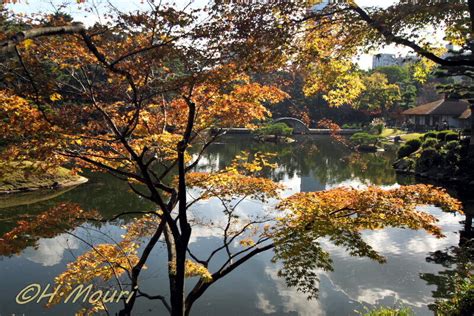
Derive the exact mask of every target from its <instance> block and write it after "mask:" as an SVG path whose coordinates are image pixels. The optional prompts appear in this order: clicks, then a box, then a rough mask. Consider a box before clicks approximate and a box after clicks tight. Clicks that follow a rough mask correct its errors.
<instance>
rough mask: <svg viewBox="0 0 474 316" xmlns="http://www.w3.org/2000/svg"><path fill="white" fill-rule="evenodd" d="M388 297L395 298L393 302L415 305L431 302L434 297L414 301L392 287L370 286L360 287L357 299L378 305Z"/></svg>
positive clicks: (421, 305)
mask: <svg viewBox="0 0 474 316" xmlns="http://www.w3.org/2000/svg"><path fill="white" fill-rule="evenodd" d="M388 298H393V299H392V300H393V303H394V304H397V305H411V306H415V307H423V306H426V305H427V304H429V303H431V302H432V301H433V299H432V298H431V299H430V298H428V297H424V299H422V301H419V300H417V301H413V300H410V299H404V298H401V297H400V295H399V293H397V292H395V291H393V290H390V289H382V288H370V289H360V290H359V293H358V295H357V297H356V298H354V299H355V300H357V301H359V302H364V303H368V304H371V305H378V304H381V303H382V301H385V302H386V301H387V299H388Z"/></svg>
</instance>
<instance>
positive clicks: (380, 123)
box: [369, 118, 385, 135]
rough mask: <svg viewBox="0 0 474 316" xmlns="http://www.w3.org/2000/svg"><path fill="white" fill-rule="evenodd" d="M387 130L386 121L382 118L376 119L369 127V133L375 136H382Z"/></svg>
mask: <svg viewBox="0 0 474 316" xmlns="http://www.w3.org/2000/svg"><path fill="white" fill-rule="evenodd" d="M384 128H385V121H384V120H383V119H381V118H374V119H373V120H372V122H370V125H369V131H370V132H371V133H373V134H377V135H380V134H382V132H383V130H384Z"/></svg>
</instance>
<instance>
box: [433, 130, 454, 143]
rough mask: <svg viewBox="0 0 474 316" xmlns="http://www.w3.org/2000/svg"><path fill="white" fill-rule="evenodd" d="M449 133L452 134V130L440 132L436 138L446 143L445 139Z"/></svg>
mask: <svg viewBox="0 0 474 316" xmlns="http://www.w3.org/2000/svg"><path fill="white" fill-rule="evenodd" d="M448 133H451V131H450V130H446V131H439V132H438V133H436V138H437V139H438V140H440V141H442V142H444V140H445V137H446V135H447V134H448Z"/></svg>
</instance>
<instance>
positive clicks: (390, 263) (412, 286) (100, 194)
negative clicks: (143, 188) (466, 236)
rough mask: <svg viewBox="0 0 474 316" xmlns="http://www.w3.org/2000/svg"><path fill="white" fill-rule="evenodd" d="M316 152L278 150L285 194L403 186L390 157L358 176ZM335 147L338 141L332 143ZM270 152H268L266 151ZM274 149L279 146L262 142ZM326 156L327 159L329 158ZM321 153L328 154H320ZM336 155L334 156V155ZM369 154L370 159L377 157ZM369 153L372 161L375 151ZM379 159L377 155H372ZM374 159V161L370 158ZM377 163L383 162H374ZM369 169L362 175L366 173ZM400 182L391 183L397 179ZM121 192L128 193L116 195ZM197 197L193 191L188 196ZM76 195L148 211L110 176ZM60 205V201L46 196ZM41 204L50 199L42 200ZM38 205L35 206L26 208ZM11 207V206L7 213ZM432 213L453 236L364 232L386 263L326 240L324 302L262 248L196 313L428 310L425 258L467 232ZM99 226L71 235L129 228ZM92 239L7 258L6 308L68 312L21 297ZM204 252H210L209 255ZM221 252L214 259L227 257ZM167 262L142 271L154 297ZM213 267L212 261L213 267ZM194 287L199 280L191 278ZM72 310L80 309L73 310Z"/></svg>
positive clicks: (244, 213) (213, 230) (223, 152)
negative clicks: (284, 274) (330, 265)
mask: <svg viewBox="0 0 474 316" xmlns="http://www.w3.org/2000/svg"><path fill="white" fill-rule="evenodd" d="M315 143H316V144H315V146H317V147H318V148H319V150H318V151H317V152H316V153H315V154H314V153H309V152H306V151H305V148H309V146H306V145H305V146H306V147H305V146H303V147H302V148H298V149H297V150H294V151H295V152H296V154H290V155H289V154H288V153H287V152H281V153H278V152H277V153H278V154H279V156H278V157H280V161H279V167H278V169H277V170H276V171H275V173H274V176H275V177H277V179H278V180H279V181H280V182H281V183H283V184H284V185H285V187H286V188H285V190H284V192H283V193H282V195H283V196H289V195H291V194H293V193H296V192H299V191H314V190H323V189H329V188H333V187H336V186H351V187H357V188H361V187H364V186H366V185H367V184H371V183H375V184H382V186H383V187H386V188H390V187H393V186H396V185H397V184H396V180H395V178H394V175H393V171H392V170H391V169H390V162H388V163H387V164H380V163H378V164H377V165H375V167H372V168H370V170H369V172H368V173H367V178H365V179H364V178H361V173H357V172H358V170H357V168H356V167H354V169H350V168H352V167H351V166H348V165H347V163H344V162H340V160H341V157H343V156H344V155H346V154H347V153H345V152H344V151H343V150H341V149H339V148H336V147H334V146H337V145H328V142H327V140H325V139H322V140H321V139H319V140H316V141H315ZM331 146H333V147H334V148H333V147H331ZM242 149H245V144H243V143H237V144H230V145H216V146H215V147H213V148H211V149H210V151H211V153H210V154H209V155H208V156H204V157H203V160H202V162H201V169H214V170H215V169H218V168H220V167H222V166H223V165H225V164H226V163H228V162H229V161H230V158H229V157H232V156H233V155H235V154H236V153H238V152H239V151H240V150H242ZM269 149H270V150H269ZM265 151H272V148H265ZM324 155H327V156H324ZM331 155H332V156H334V157H335V158H334V161H332V160H331V158H330V157H331ZM321 156H323V157H321ZM328 157H329V158H328ZM370 157H372V156H370ZM370 157H369V159H372V158H370ZM374 157H375V156H374ZM369 163H370V161H369ZM377 168H378V169H377ZM362 174H363V173H362ZM392 179H393V180H392ZM118 190H120V192H122V193H123V194H119V195H117V194H116V193H117V191H118ZM191 195H193V193H191ZM64 200H71V201H76V202H78V203H81V204H83V205H85V206H87V207H89V208H97V209H99V210H106V212H108V213H112V212H114V211H115V212H117V211H123V210H127V209H128V210H130V209H134V210H137V209H148V207H149V206H147V204H144V203H143V201H140V200H138V199H136V197H135V196H133V194H130V193H129V192H128V188H126V186H120V184H117V183H116V182H114V181H113V180H111V179H109V178H108V177H102V176H101V177H96V176H93V177H92V179H91V181H90V183H89V184H88V185H85V186H82V187H79V188H77V189H75V190H73V191H71V192H68V193H66V194H64V195H63V196H62V197H60V198H56V199H55V201H64ZM49 203H53V202H51V201H50V202H49ZM274 204H275V201H270V203H269V205H263V204H262V203H260V202H257V201H244V202H243V203H242V204H240V205H239V207H238V213H239V215H240V219H241V220H245V219H246V218H247V217H252V216H255V215H261V214H273V212H274V211H273V210H272V208H271V207H270V205H274ZM38 205H39V206H36V207H37V208H40V207H41V206H42V207H45V206H46V205H49V204H38ZM27 210H28V211H32V210H34V206H32V207H30V208H28V209H27ZM7 211H8V210H7ZM429 211H430V212H432V213H433V214H435V215H436V216H437V218H438V219H439V224H440V225H441V227H442V228H443V231H444V232H445V234H446V238H442V239H436V238H434V237H432V236H429V235H427V234H426V233H424V232H422V231H410V230H404V229H384V230H378V231H367V232H364V238H365V240H366V241H367V242H368V243H369V244H370V245H371V246H372V247H373V248H374V249H375V250H377V251H379V252H380V253H381V254H383V255H385V256H386V257H387V263H386V264H378V263H376V262H371V261H370V260H369V259H365V258H354V257H350V256H348V255H347V254H346V252H345V251H344V249H341V248H338V247H335V246H334V245H332V244H330V243H329V242H327V241H323V242H322V243H323V245H324V246H325V249H327V250H329V252H330V253H331V255H332V258H333V260H334V272H321V274H320V293H319V299H318V300H314V301H308V300H307V299H306V296H305V295H304V294H302V293H299V292H297V291H296V289H294V288H288V287H287V286H286V284H285V281H284V280H283V279H281V278H279V277H278V276H277V272H278V268H279V265H278V263H277V264H273V263H271V262H270V259H271V256H272V255H271V253H263V254H260V255H258V256H256V257H255V258H253V259H252V260H251V261H250V262H248V263H247V264H246V265H243V266H241V267H239V268H238V269H237V270H236V271H234V272H233V273H231V274H230V275H229V276H227V277H226V278H224V279H223V280H220V281H219V282H218V283H217V284H215V285H213V286H212V287H211V288H210V289H209V290H208V291H207V292H206V294H204V295H203V297H201V298H200V300H199V301H198V302H197V303H196V304H195V306H194V307H193V314H194V315H222V314H225V315H262V314H265V315H303V316H304V315H308V316H310V315H353V314H354V310H359V311H361V310H363V309H364V307H365V306H368V307H370V306H372V305H379V304H380V305H388V306H393V305H395V304H398V305H400V304H401V305H408V306H410V307H412V308H413V309H414V310H415V312H416V314H417V315H431V312H430V311H429V310H428V309H427V307H426V305H427V304H429V303H431V302H432V301H433V299H432V298H431V291H432V290H433V289H434V288H433V287H429V286H427V285H426V283H425V281H423V280H421V279H420V278H419V274H420V273H426V272H437V271H439V270H440V269H441V268H440V267H439V266H437V265H435V264H431V263H427V262H426V261H425V258H426V256H427V255H428V253H429V252H430V251H435V250H442V249H444V248H446V247H448V246H450V245H456V244H457V243H458V241H459V235H458V233H457V231H458V230H459V229H460V225H459V221H460V220H461V217H460V216H457V217H455V216H453V215H451V214H446V213H442V212H441V211H440V210H439V209H437V208H434V207H430V208H429ZM191 217H195V218H199V219H201V220H202V219H204V220H209V221H211V220H212V221H213V222H214V223H215V224H217V223H218V221H219V220H222V219H223V218H222V205H221V204H220V203H219V202H218V201H216V200H208V201H201V202H199V203H197V204H196V206H195V208H194V209H193V211H192V215H191ZM96 230H97V227H95V226H89V225H86V227H85V228H77V229H76V230H75V231H74V233H76V234H78V235H80V236H81V237H83V238H84V239H86V240H88V241H90V242H93V243H105V242H108V243H110V242H111V240H110V238H109V237H107V236H106V235H108V234H110V235H111V236H112V237H113V238H116V239H119V236H120V234H122V233H123V231H122V230H121V229H120V228H119V227H118V226H115V225H111V224H107V225H103V226H102V227H101V228H100V231H96ZM216 236H222V229H220V228H218V227H215V226H214V227H209V226H207V225H196V226H194V227H193V236H192V239H191V246H190V247H191V250H192V251H193V252H194V253H196V254H208V253H209V252H210V251H211V250H212V249H214V248H216V247H217V246H219V245H220V239H219V238H218V237H216ZM86 249H87V246H85V245H84V244H82V243H81V242H80V241H78V240H76V239H74V238H73V237H71V236H70V235H68V234H61V235H58V236H56V237H55V238H50V239H41V240H40V241H39V242H38V246H37V248H33V247H30V248H27V249H25V250H24V251H23V252H22V253H21V255H19V256H13V257H11V258H2V259H0V266H1V268H2V269H1V270H0V279H1V280H2V283H1V285H0V295H1V296H0V313H1V314H4V313H7V314H8V313H10V314H11V313H19V312H25V313H26V314H27V315H41V314H44V315H69V314H72V312H71V310H73V308H72V307H71V306H69V305H62V306H59V307H55V308H53V309H51V310H44V309H42V308H41V306H39V305H25V306H22V307H21V308H19V305H16V304H15V303H14V296H15V295H16V293H18V291H19V290H20V289H22V288H23V287H24V286H25V285H27V284H30V283H41V284H47V283H50V282H52V281H53V279H54V277H55V276H56V275H58V274H59V273H61V272H62V271H64V269H65V265H66V264H67V262H70V261H72V260H73V258H74V256H77V255H79V254H81V253H83V252H84V251H85V250H86ZM203 257H205V256H204V255H203ZM222 260H223V257H218V258H217V261H218V262H222ZM164 264H166V256H165V253H164V249H163V246H162V245H160V246H158V248H157V249H156V251H155V252H154V256H152V258H151V260H150V262H149V263H148V264H147V266H148V269H147V270H146V272H145V274H144V278H143V281H142V286H143V288H144V289H145V290H146V292H149V293H152V294H158V293H160V294H162V293H163V292H165V293H167V290H166V289H167V280H166V279H167V277H166V275H165V273H163V271H162V270H160V269H158V268H157V267H160V266H161V267H163V265H164ZM211 270H212V267H211ZM188 282H189V286H191V285H192V284H193V283H194V282H195V280H194V279H192V280H189V281H188ZM140 302H141V303H140V305H139V306H138V308H137V309H136V312H137V315H140V314H144V315H147V314H150V315H151V314H152V313H149V312H148V311H149V310H150V309H151V310H153V311H154V313H159V312H160V311H161V312H162V311H163V310H162V307H161V305H160V303H159V302H150V301H146V300H145V301H140ZM74 310H75V309H74Z"/></svg>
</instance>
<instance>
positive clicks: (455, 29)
mask: <svg viewBox="0 0 474 316" xmlns="http://www.w3.org/2000/svg"><path fill="white" fill-rule="evenodd" d="M307 21H312V23H311V25H312V27H311V29H310V32H313V31H316V32H318V31H320V30H322V29H327V28H330V27H329V26H328V25H332V30H337V33H338V35H337V36H335V38H336V39H339V40H341V39H342V40H343V41H344V45H342V46H336V49H335V50H333V51H334V52H335V53H339V52H340V51H341V47H344V51H348V50H349V51H350V50H352V51H357V49H361V48H371V47H380V46H384V45H386V44H397V45H401V46H405V47H408V48H411V49H412V50H413V51H414V52H415V53H417V54H418V55H419V56H420V57H422V58H424V59H425V63H426V61H429V63H431V64H436V65H438V66H442V67H443V68H444V69H446V70H447V71H452V72H457V73H459V74H461V75H468V73H469V72H470V71H472V67H474V56H473V50H472V48H473V47H472V45H473V35H474V0H468V1H431V0H420V1H399V2H396V3H395V4H393V5H391V6H388V7H387V8H382V7H375V6H374V7H368V8H362V7H360V6H359V5H357V4H356V2H355V1H348V2H344V3H330V4H328V5H326V6H325V7H324V8H323V9H322V10H318V11H313V12H312V13H311V14H310V16H308V17H307V18H305V19H304V22H305V23H307ZM440 28H442V30H443V31H444V32H445V40H447V41H448V42H450V43H452V44H455V45H462V47H463V51H462V53H461V54H457V55H456V56H454V57H453V56H452V55H451V56H450V55H445V54H443V53H441V52H442V50H440V49H439V45H438V44H437V43H436V42H433V41H432V40H430V39H433V38H436V32H439V31H440ZM473 112H474V107H473V106H471V113H473ZM471 127H472V128H471V146H470V148H471V150H470V151H471V152H472V150H474V137H473V136H474V115H471Z"/></svg>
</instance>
